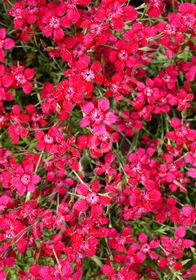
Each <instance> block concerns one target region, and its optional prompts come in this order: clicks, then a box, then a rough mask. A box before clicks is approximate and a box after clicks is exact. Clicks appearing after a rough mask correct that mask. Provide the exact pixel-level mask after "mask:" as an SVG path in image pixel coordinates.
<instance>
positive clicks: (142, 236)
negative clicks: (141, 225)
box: [138, 232, 147, 244]
mask: <svg viewBox="0 0 196 280" xmlns="http://www.w3.org/2000/svg"><path fill="white" fill-rule="evenodd" d="M138 240H139V241H140V242H141V243H143V244H144V243H147V235H146V234H145V233H143V232H141V233H140V234H139V237H138Z"/></svg>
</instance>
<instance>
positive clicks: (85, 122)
mask: <svg viewBox="0 0 196 280" xmlns="http://www.w3.org/2000/svg"><path fill="white" fill-rule="evenodd" d="M90 123H91V121H90V119H89V117H88V116H85V117H83V118H82V120H81V122H80V127H85V126H88V125H89V124H90Z"/></svg>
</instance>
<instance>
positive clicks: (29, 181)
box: [11, 161, 41, 196]
mask: <svg viewBox="0 0 196 280" xmlns="http://www.w3.org/2000/svg"><path fill="white" fill-rule="evenodd" d="M34 171H35V170H34V165H33V163H32V162H28V161H22V162H21V164H16V165H15V176H14V177H13V178H12V179H11V183H12V184H13V185H14V186H15V188H16V190H17V193H18V195H19V196H21V195H23V194H24V193H25V192H26V191H28V192H34V191H35V185H36V184H37V183H39V182H40V181H41V177H40V176H39V175H37V174H33V173H34Z"/></svg>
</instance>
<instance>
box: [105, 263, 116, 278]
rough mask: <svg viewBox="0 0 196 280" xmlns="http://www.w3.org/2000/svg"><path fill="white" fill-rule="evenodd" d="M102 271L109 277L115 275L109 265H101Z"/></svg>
mask: <svg viewBox="0 0 196 280" xmlns="http://www.w3.org/2000/svg"><path fill="white" fill-rule="evenodd" d="M102 271H103V273H104V274H106V275H108V276H109V277H112V276H115V272H114V270H113V268H112V267H111V266H110V265H103V267H102Z"/></svg>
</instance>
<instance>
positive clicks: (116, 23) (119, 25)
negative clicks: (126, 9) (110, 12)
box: [111, 17, 125, 32]
mask: <svg viewBox="0 0 196 280" xmlns="http://www.w3.org/2000/svg"><path fill="white" fill-rule="evenodd" d="M111 25H112V27H113V28H114V30H116V31H117V32H119V31H121V30H122V29H123V27H125V24H124V21H123V20H122V19H121V18H114V17H113V18H112V20H111Z"/></svg>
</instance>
